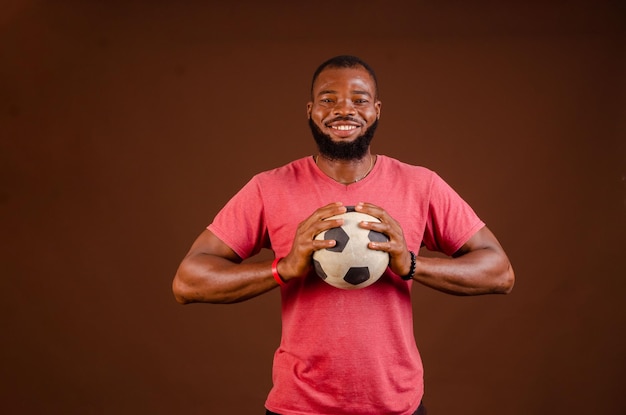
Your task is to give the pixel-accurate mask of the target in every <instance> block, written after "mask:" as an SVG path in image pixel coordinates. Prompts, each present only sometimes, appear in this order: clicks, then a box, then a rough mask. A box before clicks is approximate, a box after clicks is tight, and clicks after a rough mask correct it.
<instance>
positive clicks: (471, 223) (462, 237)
mask: <svg viewBox="0 0 626 415" xmlns="http://www.w3.org/2000/svg"><path fill="white" fill-rule="evenodd" d="M483 226H485V223H484V222H483V221H482V220H480V218H479V217H478V215H476V213H475V212H474V210H473V209H472V208H471V207H470V205H469V204H468V203H467V202H465V200H463V199H462V198H461V196H459V194H458V193H457V192H456V191H454V189H452V187H450V185H448V184H447V183H446V182H445V181H444V180H443V179H442V178H441V177H439V176H438V175H437V174H434V175H433V181H432V184H431V189H430V197H429V206H428V220H427V221H426V230H425V232H424V244H425V245H426V248H428V249H429V250H431V251H438V252H443V253H444V254H446V255H452V254H454V253H455V252H456V251H458V250H459V249H460V248H461V247H462V246H463V244H465V242H467V241H468V240H469V239H470V238H471V237H472V236H473V235H474V234H475V233H476V232H477V231H478V230H480V229H481V228H482V227H483Z"/></svg>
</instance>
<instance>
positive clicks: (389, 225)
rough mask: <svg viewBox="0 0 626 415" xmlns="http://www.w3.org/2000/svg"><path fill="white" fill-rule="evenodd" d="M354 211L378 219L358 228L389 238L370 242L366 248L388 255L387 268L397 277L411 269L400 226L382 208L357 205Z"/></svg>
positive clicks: (409, 254) (367, 204)
mask: <svg viewBox="0 0 626 415" xmlns="http://www.w3.org/2000/svg"><path fill="white" fill-rule="evenodd" d="M354 209H355V210H356V211H357V212H361V213H367V214H368V215H371V216H374V217H375V218H378V219H380V223H378V222H361V223H360V224H359V226H360V227H361V228H364V229H370V230H373V231H376V232H380V233H383V234H385V235H387V237H388V238H389V241H388V242H370V243H369V244H368V247H369V248H370V249H373V250H376V251H384V252H387V253H389V267H390V268H391V270H392V271H393V272H395V273H396V274H397V275H406V274H408V273H409V272H410V269H411V253H410V252H409V250H408V248H407V246H406V241H405V239H404V233H403V232H402V227H401V226H400V224H399V223H398V222H397V221H396V220H395V219H394V218H392V217H391V216H390V215H389V214H388V213H387V212H386V211H385V210H384V209H383V208H381V207H378V206H376V205H373V204H371V203H362V202H361V203H359V204H357V205H356V206H355V207H354Z"/></svg>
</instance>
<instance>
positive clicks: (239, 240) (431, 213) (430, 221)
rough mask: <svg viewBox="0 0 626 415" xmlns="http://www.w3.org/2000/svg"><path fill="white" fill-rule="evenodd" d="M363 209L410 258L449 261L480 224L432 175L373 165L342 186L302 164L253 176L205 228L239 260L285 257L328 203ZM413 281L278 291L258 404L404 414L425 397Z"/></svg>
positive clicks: (313, 280)
mask: <svg viewBox="0 0 626 415" xmlns="http://www.w3.org/2000/svg"><path fill="white" fill-rule="evenodd" d="M336 201H340V202H343V203H344V205H346V206H348V205H356V204H357V203H358V202H369V203H373V204H375V205H378V206H380V207H382V208H384V209H385V210H386V211H387V212H388V213H389V214H390V215H391V216H392V217H393V218H394V219H395V220H397V221H398V222H399V223H400V225H401V226H402V229H403V231H404V237H405V239H406V242H407V245H408V248H409V249H411V250H413V251H414V252H418V250H419V248H420V246H422V245H425V246H426V247H427V248H428V249H430V250H433V251H440V252H443V253H445V254H447V255H451V254H453V253H454V252H456V251H457V250H458V249H459V248H460V247H461V246H462V245H463V244H464V243H465V242H467V240H468V239H469V238H470V237H471V236H472V235H473V234H474V233H475V232H477V231H478V230H479V229H480V228H481V227H483V226H484V223H483V222H482V221H481V220H480V219H479V218H478V216H477V215H476V214H475V213H474V211H473V210H472V209H471V207H470V206H469V205H468V204H467V203H465V202H464V201H463V200H462V199H461V197H460V196H459V195H458V194H457V193H456V192H455V191H454V190H453V189H452V188H451V187H450V186H448V185H447V184H446V183H445V182H444V181H443V180H442V179H441V178H440V177H439V176H438V175H436V174H435V173H434V172H432V171H430V170H428V169H426V168H423V167H418V166H411V165H408V164H405V163H402V162H399V161H398V160H395V159H392V158H389V157H386V156H378V159H377V161H376V164H375V165H374V168H373V169H372V171H371V172H370V174H369V175H368V176H367V177H365V178H364V179H362V180H360V181H358V182H356V183H353V184H350V185H343V184H340V183H337V182H335V181H334V180H332V179H331V178H329V177H328V176H326V175H325V174H324V173H323V172H322V171H321V170H320V169H319V168H318V167H317V166H316V164H315V163H314V161H313V159H312V157H306V158H302V159H299V160H296V161H294V162H292V163H289V164H287V165H285V166H283V167H280V168H277V169H274V170H270V171H267V172H263V173H260V174H258V175H256V176H255V177H254V178H252V180H250V181H249V182H248V183H247V184H246V185H245V186H244V187H243V188H242V189H241V190H240V191H239V192H238V193H237V194H236V195H235V196H234V197H233V198H232V199H231V200H230V201H229V202H228V203H227V204H226V205H225V206H224V208H223V209H222V210H221V211H220V212H219V213H218V214H217V216H216V217H215V219H214V221H213V223H211V224H210V225H209V227H208V229H209V230H211V231H212V232H213V233H214V234H215V235H216V236H217V237H218V238H220V239H221V240H222V241H223V242H224V243H226V244H227V245H228V246H230V247H231V248H232V249H233V250H234V251H235V252H236V253H237V254H238V255H239V256H241V257H242V258H244V259H245V258H248V257H250V256H252V255H254V254H256V253H258V252H259V251H260V250H261V249H262V248H269V249H272V250H273V251H274V252H275V255H276V256H285V255H287V254H288V253H289V251H290V249H291V244H292V241H293V238H294V235H295V232H296V228H297V226H298V224H299V223H300V222H302V221H303V220H304V219H306V218H307V217H308V216H310V215H311V213H313V211H315V210H316V209H317V208H319V207H321V206H324V205H326V204H328V203H331V202H336ZM411 285H412V281H404V280H402V279H401V278H400V277H398V276H397V275H395V274H394V273H393V272H391V270H390V269H389V268H388V269H387V271H386V272H385V273H384V274H383V276H381V277H380V279H379V280H378V281H377V282H376V283H374V284H372V285H370V286H368V287H365V288H362V289H357V290H342V289H338V288H334V287H332V286H330V285H329V284H326V283H325V282H324V281H323V280H322V279H321V278H319V277H318V276H317V275H316V274H315V273H314V272H312V273H310V274H309V275H305V276H303V277H302V278H297V279H292V280H290V281H289V283H288V284H287V285H286V286H284V287H281V298H282V337H281V342H280V346H279V347H278V349H277V350H276V353H275V355H274V366H273V377H272V378H273V384H274V385H273V388H272V390H271V391H270V393H269V396H268V398H267V401H266V407H267V409H269V410H270V411H272V412H277V413H280V414H283V415H296V414H297V415H305V414H306V415H319V414H332V415H339V414H350V415H357V414H360V415H366V414H368V415H380V414H386V415H391V414H397V415H408V414H412V413H413V412H414V411H415V410H416V409H417V407H418V405H419V403H420V401H421V399H422V395H423V391H424V386H423V368H422V362H421V359H420V356H419V353H418V350H417V347H416V345H415V338H414V334H413V320H412V318H413V317H412V307H411Z"/></svg>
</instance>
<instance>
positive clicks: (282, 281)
mask: <svg viewBox="0 0 626 415" xmlns="http://www.w3.org/2000/svg"><path fill="white" fill-rule="evenodd" d="M281 259H283V258H282V257H276V258H275V259H274V262H272V276H273V277H274V280H275V281H276V282H277V283H278V285H281V286H283V285H287V281H285V279H284V278H283V277H281V275H280V274H279V273H278V262H279V261H280V260H281Z"/></svg>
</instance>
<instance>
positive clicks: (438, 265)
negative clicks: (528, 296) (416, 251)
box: [413, 248, 515, 295]
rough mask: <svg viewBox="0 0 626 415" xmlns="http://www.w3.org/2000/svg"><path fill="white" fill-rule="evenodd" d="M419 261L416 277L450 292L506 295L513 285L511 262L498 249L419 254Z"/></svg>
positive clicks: (427, 284) (429, 284)
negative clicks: (446, 254) (442, 255)
mask: <svg viewBox="0 0 626 415" xmlns="http://www.w3.org/2000/svg"><path fill="white" fill-rule="evenodd" d="M416 261H417V263H416V272H415V275H414V277H413V279H414V280H415V281H418V282H420V283H421V284H424V285H426V286H428V287H431V288H434V289H436V290H439V291H442V292H445V293H448V294H454V295H480V294H507V293H509V292H510V291H511V289H512V288H513V283H514V278H515V277H514V274H513V269H512V267H511V264H510V263H509V260H508V258H507V257H506V255H504V253H503V252H500V251H499V250H496V249H492V248H484V249H477V250H475V251H471V252H468V253H466V254H464V255H462V256H459V257H457V258H426V257H417V259H416Z"/></svg>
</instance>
